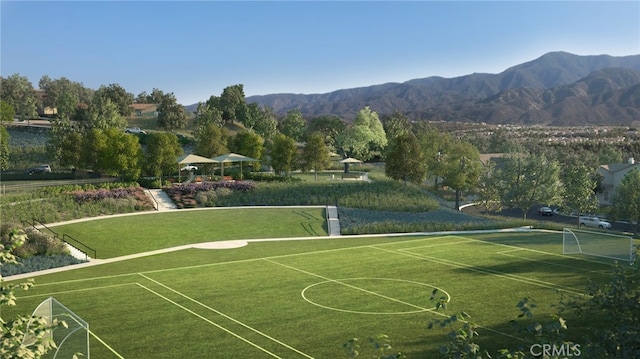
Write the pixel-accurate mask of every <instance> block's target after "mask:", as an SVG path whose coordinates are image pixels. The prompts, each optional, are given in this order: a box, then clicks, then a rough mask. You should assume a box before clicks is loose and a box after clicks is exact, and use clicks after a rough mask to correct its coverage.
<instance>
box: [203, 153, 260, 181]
mask: <svg viewBox="0 0 640 359" xmlns="http://www.w3.org/2000/svg"><path fill="white" fill-rule="evenodd" d="M211 160H213V161H214V162H217V163H220V175H221V176H222V177H224V164H225V163H232V162H240V176H242V162H260V160H256V159H255V158H251V157H247V156H243V155H239V154H237V153H233V152H231V153H227V154H224V155H220V156H217V157H214V158H212V159H211Z"/></svg>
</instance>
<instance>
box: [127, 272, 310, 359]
mask: <svg viewBox="0 0 640 359" xmlns="http://www.w3.org/2000/svg"><path fill="white" fill-rule="evenodd" d="M139 275H140V276H142V277H143V278H145V279H147V280H149V281H151V282H153V283H155V284H157V285H159V286H161V287H163V288H165V289H167V290H169V291H171V292H173V293H175V294H177V295H179V296H181V297H183V298H185V299H187V300H189V301H191V302H193V303H196V304H198V305H199V306H201V307H203V308H206V309H207V310H209V311H211V312H213V313H216V314H217V315H220V316H221V317H223V318H225V319H228V320H230V321H232V322H234V323H236V324H238V325H240V326H242V327H244V328H246V329H249V330H250V331H252V332H254V333H257V334H259V335H261V336H263V337H265V338H267V339H269V340H271V341H273V342H275V343H278V344H279V345H281V346H283V347H285V348H287V349H289V350H291V351H293V352H296V353H298V354H300V355H301V356H303V357H305V358H309V359H313V357H312V356H309V355H307V354H305V353H303V352H301V351H299V350H298V349H296V348H294V347H292V346H290V345H288V344H286V343H283V342H281V341H279V340H278V339H276V338H273V337H271V336H269V335H267V334H265V333H263V332H261V331H259V330H257V329H255V328H253V327H251V326H249V325H247V324H245V323H243V322H241V321H239V320H237V319H234V318H232V317H230V316H228V315H226V314H224V313H222V312H220V311H219V310H216V309H213V308H211V307H210V306H208V305H206V304H204V303H202V302H200V301H197V300H195V299H193V298H191V297H189V296H187V295H185V294H183V293H181V292H179V291H177V290H175V289H173V288H171V287H169V286H167V285H165V284H163V283H160V282H158V281H156V280H154V279H151V278H149V277H147V276H146V275H144V274H142V273H139ZM145 288H146V287H145ZM147 290H150V289H147ZM152 292H153V291H152ZM153 293H154V294H157V293H156V292H153ZM157 295H159V296H160V297H162V298H163V299H166V300H168V301H169V302H171V303H173V304H175V305H177V306H179V307H180V308H182V309H184V310H186V311H188V312H189V313H191V314H193V315H195V316H197V317H199V318H201V319H203V320H205V321H207V322H209V323H211V324H213V325H215V326H216V327H219V328H220V329H223V330H224V331H226V332H228V333H231V332H230V331H228V330H227V329H224V328H223V327H222V326H220V325H218V324H215V323H213V322H212V321H210V320H208V319H206V318H204V317H202V316H201V315H199V314H197V313H195V312H193V311H191V310H189V309H187V308H185V307H183V306H182V305H180V304H178V303H176V302H174V301H172V300H170V299H168V298H166V297H163V296H162V295H160V294H157ZM233 335H234V336H237V337H238V338H240V336H238V335H236V334H233ZM242 340H243V341H246V342H248V343H250V342H249V341H248V340H246V339H244V338H242ZM264 351H266V350H264ZM267 353H269V354H272V355H273V356H276V355H275V354H273V353H270V352H267Z"/></svg>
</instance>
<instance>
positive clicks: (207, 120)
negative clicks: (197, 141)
mask: <svg viewBox="0 0 640 359" xmlns="http://www.w3.org/2000/svg"><path fill="white" fill-rule="evenodd" d="M194 123H195V126H196V129H197V128H200V127H206V126H207V125H209V124H212V125H215V126H217V127H224V120H223V119H222V111H220V110H219V109H217V108H215V107H211V106H210V105H209V103H208V102H206V103H202V102H200V103H199V104H198V107H197V109H196V117H195V121H194Z"/></svg>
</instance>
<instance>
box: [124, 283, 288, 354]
mask: <svg viewBox="0 0 640 359" xmlns="http://www.w3.org/2000/svg"><path fill="white" fill-rule="evenodd" d="M136 284H137V285H138V286H140V287H141V288H143V289H145V290H147V291H149V292H151V293H153V294H155V295H156V296H158V297H160V298H162V299H164V300H166V301H167V302H169V303H171V304H173V305H175V306H176V307H178V308H180V309H182V310H184V311H186V312H188V313H190V314H192V315H194V316H196V317H198V318H200V319H202V320H204V321H205V322H207V323H209V324H211V325H213V326H214V327H216V328H218V329H220V330H222V331H224V332H226V333H228V334H231V335H232V336H234V337H236V338H238V339H240V340H242V341H243V342H245V343H247V344H249V345H251V346H253V347H255V348H256V349H259V350H261V351H263V352H265V353H267V354H269V355H271V356H272V357H274V358H280V359H282V358H281V357H279V356H278V355H276V354H274V353H272V352H270V351H268V350H267V349H265V348H263V347H261V346H259V345H257V344H255V343H253V342H251V341H249V340H247V339H245V338H243V337H242V336H240V335H238V334H236V333H234V332H232V331H230V330H228V329H226V328H225V327H223V326H221V325H218V324H216V323H215V322H213V321H211V320H209V319H207V318H205V317H203V316H202V315H200V314H198V313H196V312H194V311H192V310H191V309H189V308H187V307H185V306H183V305H181V304H179V303H176V302H175V301H173V300H171V299H169V298H167V297H165V296H163V295H162V294H160V293H158V292H156V291H154V290H153V289H151V288H148V287H146V286H145V285H144V284H140V283H136Z"/></svg>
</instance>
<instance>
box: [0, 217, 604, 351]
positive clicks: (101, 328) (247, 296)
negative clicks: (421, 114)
mask: <svg viewBox="0 0 640 359" xmlns="http://www.w3.org/2000/svg"><path fill="white" fill-rule="evenodd" d="M205 213H212V212H207V211H204V212H198V211H195V212H191V213H187V212H185V213H176V214H175V215H179V218H180V219H174V218H171V216H163V215H162V214H158V215H153V216H152V217H155V216H160V217H159V218H163V221H164V222H167V224H166V227H165V228H170V227H174V226H175V227H180V228H181V229H182V230H180V231H177V230H176V231H173V232H171V233H172V235H171V236H173V235H177V234H176V233H180V237H181V238H182V239H183V242H182V243H186V241H190V240H191V238H201V236H202V235H203V234H202V232H201V230H200V229H199V228H198V227H200V226H194V225H189V224H188V221H187V218H188V217H183V216H185V215H189V214H194V215H195V214H198V215H200V214H203V215H204V214H205ZM172 215H173V213H172ZM320 215H321V212H317V213H316V214H315V216H320ZM145 217H146V216H138V219H139V221H138V222H128V221H131V220H132V219H135V218H136V217H121V218H114V219H110V220H104V221H108V222H105V223H107V224H105V225H101V226H100V227H101V229H96V231H99V233H109V231H108V229H109V228H111V229H112V230H118V231H121V229H118V228H117V227H128V228H132V227H133V226H134V225H133V224H131V223H138V224H137V226H136V228H137V230H138V231H140V232H144V231H147V230H149V229H148V227H146V224H147V222H148V221H146V220H144V221H142V220H140V219H142V218H145ZM152 217H149V218H152ZM254 217H262V214H260V215H257V214H256V215H254ZM256 220H257V218H256ZM121 221H123V222H121ZM246 221H247V220H246V219H245V221H241V220H240V223H244V224H245V226H246V227H251V224H252V223H253V222H254V221H252V220H248V222H246ZM99 222H101V221H98V222H94V223H93V225H94V226H95V225H96V224H97V223H99ZM299 222H300V220H299ZM192 223H198V222H195V221H194V222H192ZM87 225H88V224H74V225H69V226H65V227H66V229H67V230H70V231H71V230H73V229H74V227H79V228H80V227H83V226H87ZM233 226H234V227H235V226H238V224H234V225H233ZM100 227H99V228H100ZM212 227H213V226H212ZM227 231H229V232H230V230H227ZM254 231H255V227H254ZM301 232H302V233H304V232H305V231H304V230H302V231H301ZM118 233H120V232H118ZM269 233H272V234H275V231H273V230H269ZM156 236H158V237H169V235H161V234H158V233H156ZM229 236H230V235H229ZM234 238H240V237H238V236H236V237H234ZM151 239H152V238H151V237H149V238H147V239H146V240H151ZM220 239H222V238H220ZM108 241H110V242H113V243H112V245H110V246H109V247H116V246H117V245H118V244H120V245H123V246H125V247H126V246H128V244H127V242H129V241H131V238H130V237H127V236H123V235H122V234H121V233H120V234H118V235H112V236H109V237H108ZM163 241H169V240H168V239H166V238H164V239H163ZM171 241H175V242H172V243H173V244H175V243H178V242H179V240H177V239H176V240H171ZM167 244H168V243H167ZM163 245H165V244H163ZM561 253H562V234H561V233H542V232H534V233H496V234H473V235H471V234H465V235H433V236H425V235H414V236H402V237H390V236H389V237H348V236H343V237H336V238H334V237H331V238H326V237H325V238H321V239H315V240H303V241H276V242H251V243H249V245H248V246H245V247H241V248H236V249H208V250H204V249H188V250H183V251H178V252H171V253H167V254H162V255H155V256H150V257H144V258H138V259H132V260H127V261H122V262H117V263H112V264H103V265H98V266H94V267H88V268H83V269H77V270H73V271H67V272H62V273H57V274H50V275H45V276H40V277H38V278H37V279H36V286H35V287H33V288H32V289H30V290H29V291H28V292H20V293H18V294H19V296H18V304H19V306H18V308H17V309H16V308H10V310H7V312H5V313H3V316H4V315H9V317H10V316H11V313H15V311H16V310H18V311H21V312H23V313H28V312H29V311H30V310H32V309H33V308H34V307H35V306H36V305H37V303H39V302H40V301H42V300H44V299H46V298H47V297H49V296H54V297H55V298H56V299H58V300H60V301H61V302H62V303H63V304H64V305H65V306H67V307H68V308H70V309H71V310H73V311H74V312H75V313H77V314H78V315H80V316H81V317H82V318H83V319H85V320H86V321H88V322H89V324H90V326H91V332H92V333H93V334H92V336H91V354H92V356H93V357H96V358H121V357H123V358H148V357H153V358H183V357H191V358H204V357H212V356H214V357H216V358H274V357H276V358H347V357H348V356H347V355H346V353H345V352H344V351H343V349H342V344H343V343H344V342H346V341H347V340H349V339H351V338H354V337H358V338H360V344H361V345H362V348H361V352H363V354H362V355H363V357H368V356H366V355H365V354H364V353H366V352H367V351H366V349H365V348H366V346H367V343H366V339H367V338H368V337H372V336H376V335H378V334H382V333H384V334H386V335H388V336H389V337H390V338H391V343H392V345H393V347H394V349H396V350H400V351H402V352H403V353H404V354H405V355H407V357H408V358H435V357H436V356H437V350H438V346H439V345H441V344H443V343H445V341H446V331H444V330H439V329H432V330H429V329H427V325H428V323H429V322H430V321H433V320H436V319H442V318H444V315H446V314H453V313H455V312H459V311H461V310H464V311H466V312H468V313H469V314H471V315H472V319H473V321H474V322H475V323H477V324H479V325H481V328H480V329H479V332H480V334H481V336H480V337H479V338H478V343H480V344H481V345H482V346H483V347H486V348H489V349H497V348H511V349H514V348H517V347H518V346H522V345H526V344H527V343H525V342H523V341H521V339H520V338H521V335H520V334H519V333H517V332H514V330H513V329H512V328H511V325H510V324H509V322H510V320H512V319H514V318H515V317H516V316H517V314H519V313H518V311H517V310H516V308H515V304H516V303H517V302H518V301H519V300H520V299H522V298H524V297H531V298H533V299H535V301H536V303H537V304H538V308H537V309H536V310H535V314H536V315H538V316H539V318H540V319H539V320H541V321H546V320H547V318H548V315H549V314H550V313H552V311H553V309H552V308H551V305H552V304H554V303H557V302H558V298H559V293H571V294H580V293H582V292H583V290H584V288H585V285H586V284H587V283H588V279H589V278H591V279H593V280H595V281H603V280H606V279H607V278H608V269H609V265H610V262H608V261H598V260H593V258H588V257H584V256H564V255H561ZM436 288H437V289H438V290H439V293H440V294H441V295H444V296H448V297H449V298H450V302H449V305H448V308H447V310H446V311H435V310H433V305H434V304H433V303H432V302H431V301H430V300H429V296H430V294H431V293H432V291H433V290H434V289H436ZM568 326H569V328H570V332H569V335H568V339H569V340H571V339H573V340H575V342H577V343H579V342H580V341H579V340H580V337H579V333H580V327H579V324H578V323H575V322H574V321H571V320H569V322H568ZM577 326H578V327H577ZM571 330H574V331H571Z"/></svg>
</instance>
